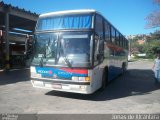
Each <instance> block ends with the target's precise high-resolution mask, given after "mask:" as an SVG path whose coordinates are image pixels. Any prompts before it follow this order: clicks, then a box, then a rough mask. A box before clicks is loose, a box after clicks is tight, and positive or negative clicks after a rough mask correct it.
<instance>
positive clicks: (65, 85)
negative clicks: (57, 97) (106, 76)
mask: <svg viewBox="0 0 160 120" xmlns="http://www.w3.org/2000/svg"><path fill="white" fill-rule="evenodd" d="M31 83H32V85H33V87H37V88H43V89H50V90H56V91H64V92H73V93H82V94H91V93H93V92H94V91H92V89H91V85H90V82H75V81H58V80H41V79H31Z"/></svg>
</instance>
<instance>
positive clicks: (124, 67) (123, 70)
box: [122, 63, 126, 74]
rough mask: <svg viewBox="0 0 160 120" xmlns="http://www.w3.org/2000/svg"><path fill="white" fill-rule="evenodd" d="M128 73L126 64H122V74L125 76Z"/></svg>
mask: <svg viewBox="0 0 160 120" xmlns="http://www.w3.org/2000/svg"><path fill="white" fill-rule="evenodd" d="M125 72H126V64H125V63H123V64H122V74H124V73H125Z"/></svg>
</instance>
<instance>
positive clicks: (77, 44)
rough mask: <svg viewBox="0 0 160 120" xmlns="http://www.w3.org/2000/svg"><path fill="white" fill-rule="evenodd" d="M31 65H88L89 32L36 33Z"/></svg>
mask: <svg viewBox="0 0 160 120" xmlns="http://www.w3.org/2000/svg"><path fill="white" fill-rule="evenodd" d="M35 46H36V47H35V49H36V50H35V53H34V58H33V61H32V64H33V65H40V66H62V67H90V48H91V47H90V34H88V33H85V32H80V33H79V32H78V33H76V32H73V33H66V32H65V33H38V34H36V36H35Z"/></svg>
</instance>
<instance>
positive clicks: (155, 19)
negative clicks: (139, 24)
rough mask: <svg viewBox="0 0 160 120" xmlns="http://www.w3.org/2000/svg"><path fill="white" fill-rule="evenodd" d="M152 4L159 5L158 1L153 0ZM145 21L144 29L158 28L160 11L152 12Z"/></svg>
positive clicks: (159, 0) (159, 1) (159, 25)
mask: <svg viewBox="0 0 160 120" xmlns="http://www.w3.org/2000/svg"><path fill="white" fill-rule="evenodd" d="M154 3H155V4H157V5H160V0H154ZM146 20H147V24H146V28H155V27H160V11H159V10H155V11H153V12H152V13H150V14H149V15H148V16H147V17H146Z"/></svg>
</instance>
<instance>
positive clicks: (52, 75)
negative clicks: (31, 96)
mask: <svg viewBox="0 0 160 120" xmlns="http://www.w3.org/2000/svg"><path fill="white" fill-rule="evenodd" d="M34 39H35V40H34V48H35V49H34V52H33V59H32V62H31V66H30V73H31V83H32V85H33V87H38V88H44V89H50V90H55V91H64V92H73V93H81V94H91V93H94V92H95V91H96V90H98V89H101V90H104V89H105V87H106V85H107V84H108V82H110V81H111V80H113V79H115V78H116V77H117V76H118V75H120V74H123V73H124V72H125V71H126V69H127V65H128V62H127V61H128V40H127V39H126V38H125V37H124V36H123V35H122V34H121V33H120V32H119V31H118V30H117V29H116V28H115V27H114V26H113V25H112V24H111V23H110V22H109V21H108V20H107V19H105V18H104V17H103V16H102V15H101V14H100V13H99V12H97V11H95V10H92V9H91V10H67V11H59V12H51V13H46V14H42V15H40V16H39V19H38V21H37V24H36V28H35V37H34Z"/></svg>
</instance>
